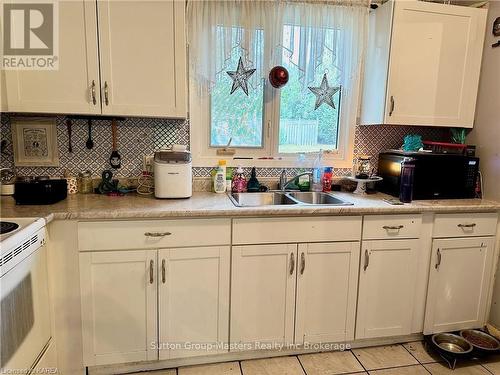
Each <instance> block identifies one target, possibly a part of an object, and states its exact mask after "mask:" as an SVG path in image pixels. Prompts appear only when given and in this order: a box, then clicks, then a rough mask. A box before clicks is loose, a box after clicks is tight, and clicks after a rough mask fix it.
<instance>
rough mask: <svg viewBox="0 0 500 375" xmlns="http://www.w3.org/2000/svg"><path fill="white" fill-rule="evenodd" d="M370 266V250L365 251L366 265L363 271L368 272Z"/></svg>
mask: <svg viewBox="0 0 500 375" xmlns="http://www.w3.org/2000/svg"><path fill="white" fill-rule="evenodd" d="M369 265H370V254H369V253H368V250H365V265H364V266H363V270H364V271H366V269H367V268H368V266H369Z"/></svg>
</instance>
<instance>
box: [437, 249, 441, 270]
mask: <svg viewBox="0 0 500 375" xmlns="http://www.w3.org/2000/svg"><path fill="white" fill-rule="evenodd" d="M440 265H441V250H439V249H438V251H437V262H436V269H438V268H439V266H440Z"/></svg>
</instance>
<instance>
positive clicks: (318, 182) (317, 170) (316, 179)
mask: <svg viewBox="0 0 500 375" xmlns="http://www.w3.org/2000/svg"><path fill="white" fill-rule="evenodd" d="M323 171H324V168H323V150H319V152H318V157H317V158H316V160H315V161H314V164H313V177H312V191H323V183H322V179H323Z"/></svg>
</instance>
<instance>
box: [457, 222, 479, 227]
mask: <svg viewBox="0 0 500 375" xmlns="http://www.w3.org/2000/svg"><path fill="white" fill-rule="evenodd" d="M475 226H476V223H471V224H458V225H457V227H459V228H474V227H475Z"/></svg>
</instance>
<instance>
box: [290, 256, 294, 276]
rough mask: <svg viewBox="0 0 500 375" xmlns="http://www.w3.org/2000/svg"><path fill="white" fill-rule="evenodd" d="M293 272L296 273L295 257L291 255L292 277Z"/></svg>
mask: <svg viewBox="0 0 500 375" xmlns="http://www.w3.org/2000/svg"><path fill="white" fill-rule="evenodd" d="M293 271H295V255H294V254H293V253H290V275H293Z"/></svg>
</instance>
